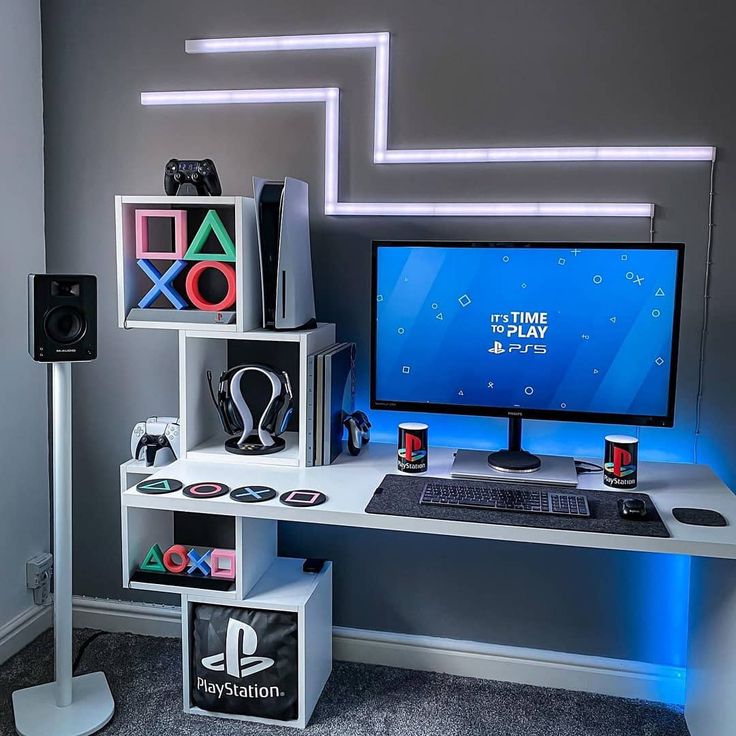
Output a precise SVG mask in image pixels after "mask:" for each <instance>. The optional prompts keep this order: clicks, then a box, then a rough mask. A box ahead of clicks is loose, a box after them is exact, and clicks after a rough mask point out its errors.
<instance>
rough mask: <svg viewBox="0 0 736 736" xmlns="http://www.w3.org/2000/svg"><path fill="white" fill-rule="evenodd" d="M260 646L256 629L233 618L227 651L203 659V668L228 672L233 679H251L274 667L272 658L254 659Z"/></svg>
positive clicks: (226, 643)
mask: <svg viewBox="0 0 736 736" xmlns="http://www.w3.org/2000/svg"><path fill="white" fill-rule="evenodd" d="M257 646H258V636H257V635H256V632H255V629H253V627H251V626H248V624H245V623H243V622H242V621H237V620H236V619H234V618H231V619H230V620H229V621H228V622H227V635H226V638H225V651H224V652H220V653H219V654H213V655H212V656H211V657H203V658H202V666H203V667H206V668H207V669H208V670H212V671H213V672H227V674H228V675H230V676H231V677H238V678H243V677H250V676H251V675H255V674H256V672H261V671H263V670H267V669H268V668H269V667H273V664H274V661H273V660H272V659H271V658H270V657H254V656H253V654H255V651H256V647H257Z"/></svg>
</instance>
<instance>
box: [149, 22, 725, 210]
mask: <svg viewBox="0 0 736 736" xmlns="http://www.w3.org/2000/svg"><path fill="white" fill-rule="evenodd" d="M389 41H390V35H389V34H388V33H385V32H384V33H337V34H322V35H304V36H264V37H251V38H215V39H198V40H190V41H187V42H186V51H187V53H233V52H253V51H303V50H326V49H346V48H372V49H374V50H375V54H376V70H375V100H374V103H375V113H374V151H373V155H374V162H375V163H478V162H483V163H488V162H507V163H508V162H523V161H527V162H532V161H533V162H555V161H556V162H560V161H713V160H714V159H715V148H713V147H711V146H600V147H592V146H572V147H570V146H569V147H536V148H477V149H466V148H459V149H427V150H419V149H412V150H403V151H398V150H388V148H387V138H388V98H389V87H388V85H389ZM141 102H142V104H144V105H172V104H173V105H178V104H227V103H230V104H232V103H236V104H243V103H246V104H247V103H273V102H324V103H325V112H326V116H327V120H326V125H325V214H330V215H399V216H406V215H416V216H426V215H429V216H432V215H436V216H486V217H488V216H506V217H540V216H541V217H653V216H654V205H653V204H649V203H600V202H589V203H582V202H579V203H577V202H497V203H493V202H468V203H454V202H453V203H450V202H448V203H432V202H427V203H419V202H360V203H359V202H355V203H349V202H339V201H338V151H339V90H338V89H336V88H311V89H286V90H274V89H272V90H220V91H199V92H198V91H192V92H149V93H146V92H144V93H142V94H141Z"/></svg>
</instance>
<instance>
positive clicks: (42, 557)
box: [26, 552, 54, 606]
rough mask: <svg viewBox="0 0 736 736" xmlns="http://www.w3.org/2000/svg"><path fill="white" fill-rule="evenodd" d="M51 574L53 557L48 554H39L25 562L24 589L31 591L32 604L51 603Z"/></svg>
mask: <svg viewBox="0 0 736 736" xmlns="http://www.w3.org/2000/svg"><path fill="white" fill-rule="evenodd" d="M53 572H54V557H53V555H51V554H49V553H48V552H39V553H38V554H37V555H33V557H31V559H30V560H28V561H27V562H26V587H27V588H29V589H30V590H32V591H33V602H34V603H35V604H36V605H37V606H46V605H48V604H49V603H51V577H52V575H53Z"/></svg>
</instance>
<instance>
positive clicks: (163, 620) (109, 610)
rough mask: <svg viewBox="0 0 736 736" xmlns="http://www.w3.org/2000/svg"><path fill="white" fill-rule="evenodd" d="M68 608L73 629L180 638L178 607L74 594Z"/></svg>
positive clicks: (179, 611) (179, 612)
mask: <svg viewBox="0 0 736 736" xmlns="http://www.w3.org/2000/svg"><path fill="white" fill-rule="evenodd" d="M72 606H73V623H74V626H75V627H76V628H80V629H100V630H101V631H115V632H127V633H130V634H144V635H145V636H172V637H177V638H179V637H181V609H180V608H179V607H178V606H160V605H156V604H154V603H131V602H127V601H114V600H109V599H107V598H87V597H86V596H78V595H75V596H74V597H73V598H72Z"/></svg>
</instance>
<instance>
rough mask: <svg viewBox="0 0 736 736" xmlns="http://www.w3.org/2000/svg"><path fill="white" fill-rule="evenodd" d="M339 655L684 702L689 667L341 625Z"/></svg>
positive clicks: (337, 644) (354, 659) (347, 658)
mask: <svg viewBox="0 0 736 736" xmlns="http://www.w3.org/2000/svg"><path fill="white" fill-rule="evenodd" d="M333 632H334V636H333V645H334V649H333V653H334V657H335V659H341V660H344V661H347V662H365V663H367V664H382V665H387V666H390V667H404V668H406V669H414V670H427V671H430V672H444V673H447V674H451V675H462V676H464V677H478V678H481V679H484V680H503V681H505V682H517V683H523V684H527V685H537V686H539V687H552V688H561V689H563V690H578V691H582V692H590V693H600V694H602V695H613V696H616V697H621V698H640V699H642V700H654V701H659V702H664V703H674V704H678V705H681V704H682V703H684V702H685V670H684V669H682V668H679V667H667V666H664V665H656V664H648V663H645V662H632V661H629V660H621V659H610V658H607V657H594V656H590V655H585V654H569V653H566V652H554V651H548V650H544V649H527V648H525V647H512V646H504V645H501V644H486V643H483V642H477V641H461V640H457V639H441V638H439V637H433V636H415V635H410V634H394V633H390V632H383V631H365V630H362V629H348V628H342V627H339V626H336V627H335V628H334V629H333Z"/></svg>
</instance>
